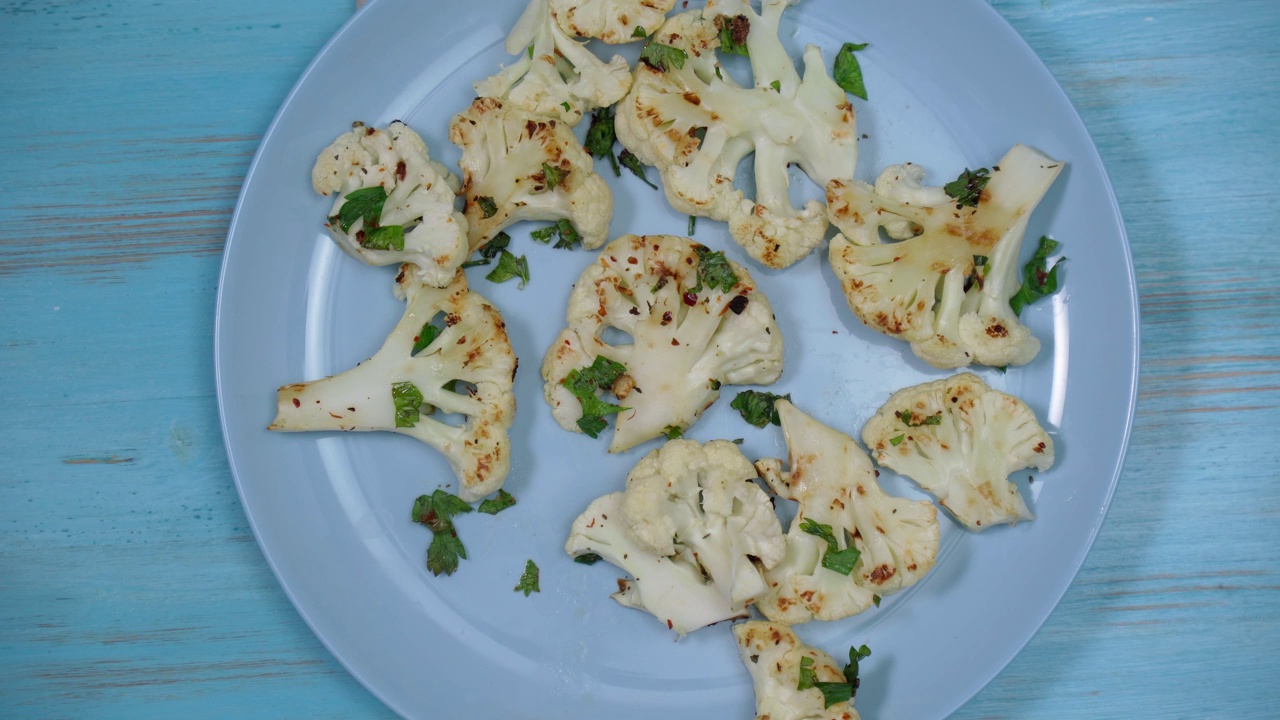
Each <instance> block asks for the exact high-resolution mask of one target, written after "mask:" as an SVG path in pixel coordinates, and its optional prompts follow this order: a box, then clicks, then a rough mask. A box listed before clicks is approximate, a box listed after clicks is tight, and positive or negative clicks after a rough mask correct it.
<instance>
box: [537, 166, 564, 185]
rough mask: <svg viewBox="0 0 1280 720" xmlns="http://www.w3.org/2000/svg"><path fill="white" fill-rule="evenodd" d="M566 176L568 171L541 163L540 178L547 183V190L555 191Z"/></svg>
mask: <svg viewBox="0 0 1280 720" xmlns="http://www.w3.org/2000/svg"><path fill="white" fill-rule="evenodd" d="M568 174H569V171H568V170H565V169H563V168H559V167H556V166H555V165H551V164H549V163H542V177H543V178H545V179H546V181H547V190H555V189H556V186H557V185H559V184H560V183H562V182H564V179H565V176H566V175H568Z"/></svg>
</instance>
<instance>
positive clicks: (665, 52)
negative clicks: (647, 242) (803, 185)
mask: <svg viewBox="0 0 1280 720" xmlns="http://www.w3.org/2000/svg"><path fill="white" fill-rule="evenodd" d="M788 4H789V2H788V0H765V2H764V4H763V7H762V8H761V11H760V12H759V13H757V12H755V10H753V9H752V7H751V4H750V3H749V2H746V1H745V0H727V1H725V2H717V3H712V4H709V5H708V7H707V9H706V10H705V13H704V12H702V11H689V12H685V13H681V14H678V15H675V16H673V17H672V18H670V19H669V20H668V21H667V22H666V24H664V25H663V26H662V30H661V31H659V32H658V33H657V34H656V35H654V36H653V37H652V38H651V39H650V42H649V45H648V46H646V49H645V52H644V53H642V55H641V62H640V63H637V65H636V69H635V80H634V81H633V83H632V86H631V91H630V92H629V93H628V94H627V96H626V98H624V99H623V101H622V102H620V103H619V104H618V110H617V117H616V120H615V126H616V129H617V134H618V139H619V140H621V141H622V144H623V145H624V146H626V148H627V149H628V150H630V151H631V152H632V153H634V154H635V155H636V157H638V158H639V159H640V160H641V161H642V162H644V163H646V164H649V165H654V166H656V167H657V168H658V170H659V172H660V173H661V174H662V180H663V188H664V191H665V193H666V196H667V200H668V201H669V202H670V203H671V206H672V207H673V208H675V209H676V210H677V211H679V212H682V213H687V214H689V215H698V216H702V217H709V218H714V219H716V220H724V221H728V223H729V231H730V233H731V234H732V235H733V239H734V240H735V241H736V242H737V243H738V244H740V245H742V247H743V248H745V249H746V250H747V252H748V253H749V254H750V255H751V257H752V258H754V259H756V260H757V261H759V262H761V263H763V264H764V265H767V266H769V267H773V268H782V267H786V266H788V265H791V264H792V263H794V262H796V261H797V260H799V259H801V258H803V257H804V256H806V255H808V254H809V253H810V252H811V251H812V250H813V249H814V248H816V247H817V246H818V245H819V244H820V243H821V242H822V240H823V238H824V236H825V233H826V230H827V226H828V220H827V214H826V208H825V207H824V205H823V204H822V203H821V202H818V201H816V200H814V201H810V202H808V203H806V204H805V206H804V207H803V208H796V207H794V206H793V205H792V203H791V200H790V199H789V197H788V188H789V179H788V166H789V165H791V164H795V165H798V166H799V167H800V168H801V169H802V170H804V172H805V173H806V174H807V175H808V176H809V177H810V178H811V179H812V180H813V181H814V182H816V183H818V185H819V186H820V187H826V186H827V184H828V183H829V182H831V181H832V180H837V179H848V178H852V177H853V171H854V165H855V163H856V161H857V148H858V146H857V135H856V132H855V131H856V125H855V120H854V111H853V106H852V105H851V104H850V102H849V100H848V98H847V97H846V95H845V91H844V90H842V89H841V88H840V86H839V85H837V84H836V82H835V81H834V80H833V79H832V78H831V76H830V75H828V74H827V70H826V66H825V63H824V62H823V59H822V53H821V51H820V50H819V49H818V48H817V47H815V46H813V45H809V46H807V47H806V48H805V51H804V74H803V76H801V75H800V74H799V73H797V72H796V69H795V66H794V65H793V64H792V62H791V59H790V58H789V57H788V56H787V53H786V50H785V49H784V48H783V46H782V43H781V41H780V40H779V38H778V22H779V20H780V18H781V16H782V11H783V9H784V8H786V7H787V5H788ZM726 23H727V24H728V25H726ZM726 27H728V28H729V29H728V30H727V31H726V33H725V34H726V35H728V36H731V37H735V38H736V42H738V43H740V44H743V45H745V47H746V49H747V50H748V51H749V53H750V60H751V69H752V74H753V76H754V79H755V86H754V87H743V86H741V85H739V84H738V83H737V82H736V81H734V79H733V78H732V77H731V76H730V75H729V74H728V73H722V72H721V68H720V64H719V62H718V60H717V58H716V49H717V48H718V47H720V45H721V36H722V32H721V30H722V29H723V28H726ZM744 34H745V37H743V35H744ZM753 152H754V171H755V185H756V197H755V198H754V199H752V198H748V197H745V196H744V194H743V192H742V191H741V190H738V189H735V188H734V186H733V180H734V175H735V174H736V172H737V167H738V163H739V161H741V160H742V159H743V158H745V157H746V156H747V155H748V154H751V153H753Z"/></svg>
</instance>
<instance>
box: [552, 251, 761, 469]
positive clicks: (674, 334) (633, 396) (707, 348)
mask: <svg viewBox="0 0 1280 720" xmlns="http://www.w3.org/2000/svg"><path fill="white" fill-rule="evenodd" d="M567 316H568V327H567V328H566V329H565V330H564V331H562V332H561V333H560V336H559V337H558V338H557V339H556V340H555V342H554V343H553V344H552V345H551V347H550V348H549V349H548V350H547V354H546V358H545V359H544V360H543V364H542V377H543V380H545V381H546V385H545V394H546V399H547V402H548V404H550V405H551V408H552V414H553V416H554V417H555V419H556V422H558V423H559V424H560V426H561V427H563V428H565V429H566V430H571V431H579V430H581V429H582V428H581V427H580V425H579V420H580V419H581V418H582V416H583V408H584V406H583V399H582V398H581V397H578V396H575V394H574V392H572V389H571V388H569V387H567V386H566V380H567V379H568V378H569V375H570V373H573V372H575V371H581V370H583V369H585V368H588V367H589V366H591V365H592V364H593V363H594V362H596V359H597V358H606V359H607V360H609V361H611V362H613V363H618V364H620V365H621V366H622V367H623V368H624V369H625V373H624V374H625V376H626V382H625V384H624V385H623V386H616V388H615V394H616V389H622V390H623V391H624V392H625V393H626V395H625V403H623V404H625V405H626V406H627V408H626V410H624V411H621V412H619V413H618V415H617V425H616V429H615V431H614V435H613V441H612V443H611V444H610V446H609V451H610V452H621V451H623V450H626V449H628V448H631V447H634V446H635V445H637V444H639V443H641V442H644V441H645V440H648V439H650V438H655V437H658V436H659V435H666V434H668V433H670V432H671V428H672V427H675V428H678V429H680V430H682V431H683V430H684V429H686V428H688V427H689V426H690V425H692V424H693V423H694V422H695V421H696V420H697V419H698V418H699V417H700V416H701V415H702V412H703V410H705V409H706V408H707V407H709V406H710V405H711V404H712V403H713V402H715V400H716V398H718V397H719V396H720V387H721V386H722V385H723V384H754V385H768V384H771V383H773V382H775V381H776V380H777V379H778V377H779V376H780V375H781V373H782V334H781V331H780V330H779V329H778V324H777V321H776V320H774V317H773V310H772V308H771V307H770V305H769V301H768V299H767V298H765V296H764V294H763V293H761V292H760V291H759V290H758V289H757V286H756V283H755V281H754V279H753V278H752V277H751V275H750V274H748V273H747V271H746V270H745V269H744V268H742V267H741V266H739V265H737V264H736V263H733V262H731V261H728V260H726V259H725V258H724V256H723V254H722V253H718V252H712V251H710V250H709V249H707V248H706V247H704V246H702V245H698V244H696V243H694V242H693V241H691V240H689V239H687V238H681V237H674V236H668V235H649V236H635V235H626V236H623V237H621V238H618V239H617V240H615V241H613V242H612V243H610V244H609V245H608V246H606V247H605V248H604V249H603V250H601V252H600V255H599V258H598V260H597V261H596V262H595V263H593V264H592V265H591V266H589V267H588V268H587V269H586V270H585V271H583V273H582V276H581V277H580V278H579V279H578V282H577V284H576V285H575V286H574V289H573V292H572V294H571V295H570V297H569V310H568V313H567ZM610 328H612V329H613V330H614V331H621V332H623V333H625V334H627V335H628V336H630V338H631V341H632V342H631V343H630V344H625V345H615V344H610V343H609V342H606V340H605V332H606V331H607V330H609V329H610ZM604 389H605V388H604V387H603V386H601V389H600V394H601V395H602V394H603V392H604ZM619 399H620V400H621V399H622V398H621V397H620V398H619ZM587 402H590V401H587Z"/></svg>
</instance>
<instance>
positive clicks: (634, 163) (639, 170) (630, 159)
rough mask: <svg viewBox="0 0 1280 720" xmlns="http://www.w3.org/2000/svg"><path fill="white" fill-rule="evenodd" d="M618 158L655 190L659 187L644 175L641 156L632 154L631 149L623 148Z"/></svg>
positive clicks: (632, 172) (623, 165)
mask: <svg viewBox="0 0 1280 720" xmlns="http://www.w3.org/2000/svg"><path fill="white" fill-rule="evenodd" d="M618 160H619V161H620V162H621V163H622V167H624V168H626V169H628V170H630V171H631V174H632V175H635V176H636V177H638V178H640V179H641V180H643V181H644V184H645V185H648V186H649V187H651V188H653V189H654V190H657V189H658V186H657V185H654V184H653V183H651V182H649V178H647V177H645V176H644V165H641V164H640V158H638V157H636V156H635V155H632V154H631V151H630V150H623V151H622V153H621V154H619V155H618Z"/></svg>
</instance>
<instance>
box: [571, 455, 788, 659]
mask: <svg viewBox="0 0 1280 720" xmlns="http://www.w3.org/2000/svg"><path fill="white" fill-rule="evenodd" d="M755 477H756V472H755V469H754V468H753V467H752V466H751V462H750V461H748V460H747V459H746V458H745V457H743V455H742V452H741V451H739V450H738V447H737V446H736V445H734V444H733V443H731V442H729V441H727V440H713V441H712V442H709V443H707V444H706V445H705V446H704V445H700V444H698V443H696V442H693V441H692V440H672V441H671V442H668V443H666V444H665V445H663V446H662V447H661V448H660V449H657V450H654V451H653V452H651V453H649V454H648V455H646V456H645V457H644V458H643V459H642V460H641V461H640V462H639V463H637V464H636V466H635V467H634V468H633V469H632V470H631V472H630V473H629V474H628V475H627V488H626V492H625V493H613V494H611V495H606V496H604V497H602V498H599V499H597V500H596V501H595V502H593V503H591V505H590V506H589V507H588V508H587V511H586V512H585V513H583V514H582V515H581V516H579V517H578V519H577V520H576V521H574V523H573V529H572V531H571V533H570V535H569V540H568V543H567V544H566V545H565V551H566V552H568V553H569V554H570V555H573V556H575V557H576V556H579V555H583V554H586V553H595V554H597V555H600V556H601V557H603V558H604V559H606V560H608V561H609V562H610V563H612V564H614V565H616V566H618V567H620V568H622V569H623V570H626V571H627V572H629V573H631V575H632V577H634V578H635V579H634V580H630V581H628V580H619V581H618V586H619V592H618V593H617V594H616V595H614V598H615V599H617V600H618V602H620V603H622V604H623V605H626V606H628V607H633V608H636V609H638V610H644V611H646V612H649V613H651V614H653V615H654V616H655V617H657V618H658V619H659V620H663V621H665V622H666V624H667V627H669V628H671V629H673V630H675V631H676V632H678V633H680V634H681V635H684V634H685V633H688V632H690V631H692V630H696V629H698V628H700V627H702V626H704V625H709V624H711V623H714V622H719V621H721V620H727V619H731V618H737V617H743V616H744V615H745V614H746V606H747V605H749V604H750V603H751V602H752V601H753V600H754V599H755V597H756V596H757V595H758V594H760V593H763V592H764V591H765V590H766V589H767V588H766V586H765V583H764V578H763V577H762V576H761V572H762V570H763V569H764V568H768V567H771V566H773V565H774V564H776V563H777V562H778V561H779V560H781V559H782V555H783V553H784V551H785V545H784V543H783V540H782V527H781V525H779V523H778V517H777V515H775V514H774V512H773V505H772V503H770V502H769V496H768V495H766V494H765V492H764V490H761V489H760V487H759V486H758V485H756V484H755V483H754V482H752V480H753V479H754V478H755Z"/></svg>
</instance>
